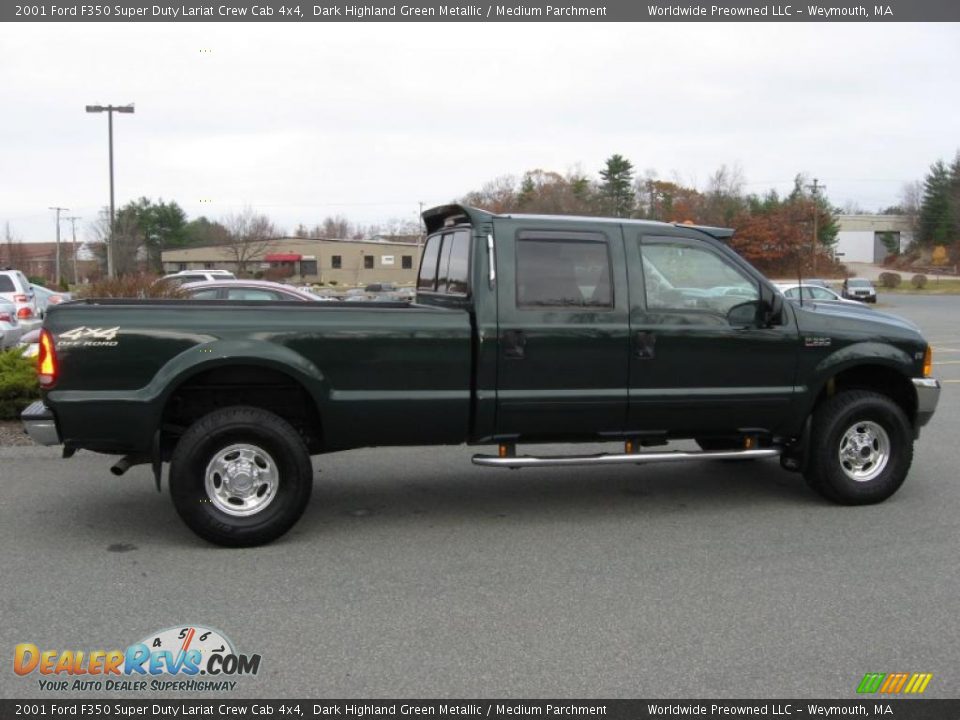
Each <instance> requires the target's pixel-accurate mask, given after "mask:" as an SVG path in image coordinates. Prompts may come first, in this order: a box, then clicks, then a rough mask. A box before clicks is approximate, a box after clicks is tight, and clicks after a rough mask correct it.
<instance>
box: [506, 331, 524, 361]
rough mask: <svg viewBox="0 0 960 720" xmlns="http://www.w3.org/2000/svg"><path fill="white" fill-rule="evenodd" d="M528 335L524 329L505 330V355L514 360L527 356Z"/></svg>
mask: <svg viewBox="0 0 960 720" xmlns="http://www.w3.org/2000/svg"><path fill="white" fill-rule="evenodd" d="M526 347H527V336H526V335H524V333H523V330H504V331H503V356H504V357H507V358H511V359H513V360H523V359H524V357H526Z"/></svg>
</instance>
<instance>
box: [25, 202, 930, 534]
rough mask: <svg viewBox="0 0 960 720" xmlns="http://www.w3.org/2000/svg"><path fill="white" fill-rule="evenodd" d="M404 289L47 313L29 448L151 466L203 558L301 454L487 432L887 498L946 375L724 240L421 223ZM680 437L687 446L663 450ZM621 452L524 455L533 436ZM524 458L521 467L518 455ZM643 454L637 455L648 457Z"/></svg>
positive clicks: (448, 216) (29, 416) (297, 468)
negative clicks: (762, 472) (766, 463)
mask: <svg viewBox="0 0 960 720" xmlns="http://www.w3.org/2000/svg"><path fill="white" fill-rule="evenodd" d="M424 220H425V223H426V227H427V231H428V238H427V241H426V244H425V246H424V250H423V254H422V259H421V265H420V270H419V276H418V280H417V295H416V301H415V302H414V303H413V304H400V303H377V304H370V303H338V304H319V303H318V304H314V303H283V302H231V301H195V300H153V301H151V300H141V301H134V300H88V301H84V302H74V303H69V304H66V305H60V306H57V307H53V308H51V309H50V311H49V314H48V315H47V318H46V320H45V323H44V330H43V334H42V338H41V351H40V355H39V372H40V378H41V384H42V387H43V400H42V401H41V402H39V403H35V404H34V405H33V406H31V407H30V408H28V409H27V410H26V411H25V412H24V414H23V421H24V423H25V425H26V428H27V430H28V432H29V433H30V434H31V436H32V437H33V438H34V439H35V440H37V441H38V442H40V443H44V444H62V445H63V448H64V454H65V455H66V456H69V455H71V454H72V453H73V452H74V451H76V450H78V449H81V448H82V449H86V450H93V451H96V452H101V453H107V454H116V455H123V456H124V457H123V459H122V460H120V461H119V462H118V463H117V464H116V465H115V466H114V467H113V471H114V472H115V473H117V474H121V473H122V472H123V471H125V470H126V468H127V467H129V466H130V465H132V464H137V463H147V462H149V463H152V464H153V469H154V474H155V477H156V480H157V485H158V487H159V485H160V477H161V470H162V465H163V463H165V462H169V463H170V471H169V486H170V493H171V495H172V498H173V502H174V505H175V507H176V510H177V512H178V513H179V514H180V516H181V517H182V518H183V519H184V521H185V522H186V523H187V525H188V526H189V527H190V528H191V529H192V530H194V532H196V533H197V534H198V535H200V536H202V537H204V538H206V539H207V540H210V541H212V542H215V543H220V544H223V545H233V546H244V545H254V544H258V543H264V542H269V541H271V540H273V539H275V538H276V537H278V536H280V535H282V534H283V533H284V532H286V531H287V530H288V529H289V528H290V527H291V526H292V525H293V524H294V523H295V522H296V521H297V519H298V518H299V517H300V515H301V513H302V512H303V510H304V507H305V505H306V503H307V501H308V499H309V497H310V493H311V490H312V487H313V473H312V467H311V456H312V455H322V454H323V453H330V452H336V451H342V450H349V449H351V448H359V447H367V446H391V445H393V446H398V445H441V444H446V445H457V444H462V443H467V444H471V445H481V444H491V445H495V446H496V447H497V451H496V452H495V453H492V454H479V455H475V456H474V457H473V461H474V462H475V463H477V464H479V465H485V466H491V467H507V468H522V467H537V466H545V465H574V464H576V465H607V464H637V465H639V464H643V463H648V462H668V461H674V462H675V461H684V460H696V459H712V458H759V457H774V456H779V457H780V463H781V465H782V466H783V467H784V468H785V469H787V470H793V471H799V472H802V473H803V476H804V477H805V478H806V480H807V482H808V483H809V484H810V486H811V487H812V488H813V489H814V490H815V491H817V492H818V493H820V494H822V495H824V496H826V497H827V498H829V499H831V500H834V501H836V502H839V503H845V504H864V503H875V502H879V501H881V500H884V499H886V498H887V497H889V496H890V495H892V494H893V493H894V492H895V491H896V490H897V488H899V487H900V485H901V483H902V482H903V480H904V478H905V477H906V475H907V471H908V470H909V468H910V463H911V460H912V456H913V442H914V438H915V437H916V436H917V435H918V433H919V430H920V428H921V427H922V426H923V425H925V424H926V423H927V422H928V421H929V420H930V418H931V416H932V415H933V412H934V409H935V407H936V404H937V399H938V396H939V391H940V385H939V383H938V382H937V380H935V379H933V378H932V377H931V376H930V375H931V364H932V359H931V351H930V347H929V345H928V344H927V343H926V341H925V340H924V339H923V337H922V336H921V335H920V333H919V331H918V330H917V328H916V327H915V326H913V325H912V324H911V323H909V322H907V321H905V320H901V319H899V318H896V317H893V316H889V315H884V314H882V313H872V314H870V315H869V316H868V315H865V314H864V313H863V312H853V311H849V310H845V309H844V308H843V307H838V306H836V305H831V306H826V305H817V304H810V303H807V304H805V305H803V306H801V305H797V304H793V303H792V302H788V301H785V299H784V298H783V296H782V295H781V294H780V293H779V292H778V291H777V290H776V289H775V288H774V287H773V285H772V284H771V283H770V282H769V281H767V279H766V278H764V277H763V276H762V275H761V274H760V273H759V272H757V271H756V270H755V269H754V268H753V267H751V266H750V265H749V264H748V263H747V262H746V261H744V260H743V259H742V258H741V257H739V256H738V255H737V254H736V253H735V252H733V251H732V250H731V249H730V248H729V247H728V246H727V245H726V243H725V241H726V240H728V239H729V237H730V236H731V235H732V231H730V230H724V229H718V228H701V227H693V226H687V225H670V224H665V223H657V222H648V221H638V220H621V219H598V218H572V217H550V216H530V215H494V214H491V213H488V212H484V211H481V210H476V209H473V208H468V207H462V206H458V205H449V206H443V207H438V208H434V209H432V210H429V211H427V212H426V213H425V214H424ZM678 438H692V439H695V440H696V441H697V443H698V444H699V446H700V448H701V449H702V452H678V451H670V450H662V449H660V450H657V449H656V448H657V446H663V445H666V444H667V443H668V441H670V440H673V439H678ZM597 441H616V442H617V443H618V444H619V447H618V449H617V451H616V452H610V453H604V454H599V455H578V454H576V453H575V452H571V454H569V455H561V456H543V455H538V454H537V453H536V452H535V447H536V445H537V444H538V443H544V442H552V443H557V442H562V443H571V444H575V443H578V442H597ZM521 444H523V445H527V446H528V447H529V448H534V449H533V450H528V451H527V452H528V453H529V454H524V453H521V452H520V451H519V450H518V446H520V445H521ZM650 448H654V450H651V449H650Z"/></svg>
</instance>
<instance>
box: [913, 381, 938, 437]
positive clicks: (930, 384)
mask: <svg viewBox="0 0 960 720" xmlns="http://www.w3.org/2000/svg"><path fill="white" fill-rule="evenodd" d="M913 387H914V388H916V391H917V428H922V427H923V426H924V425H926V424H927V423H928V422H930V418H932V417H933V413H934V411H935V410H936V409H937V402H938V401H939V400H940V381H939V380H937V379H936V378H913Z"/></svg>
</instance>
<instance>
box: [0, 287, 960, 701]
mask: <svg viewBox="0 0 960 720" xmlns="http://www.w3.org/2000/svg"><path fill="white" fill-rule="evenodd" d="M880 306H881V307H880V309H881V310H884V311H888V312H894V313H897V314H901V315H903V316H905V317H908V318H910V319H912V320H913V321H915V322H917V323H918V324H919V325H920V326H921V327H922V328H923V329H924V331H925V333H926V334H927V336H928V338H929V339H930V340H931V341H932V343H933V344H934V346H935V348H936V350H935V360H936V367H935V372H936V374H937V375H938V376H939V377H940V378H941V379H943V380H944V382H945V384H944V390H943V393H942V396H941V400H940V407H939V409H938V412H937V414H936V416H935V417H934V420H933V422H932V424H931V425H930V426H928V428H926V429H925V430H924V432H923V435H922V437H921V438H920V440H919V441H918V443H917V446H916V455H915V460H914V465H913V469H912V470H911V472H910V475H909V477H908V479H907V481H906V483H905V484H904V486H903V487H902V488H901V490H900V491H899V492H898V493H897V494H896V495H895V496H894V497H893V498H891V499H890V500H889V501H887V502H886V503H883V504H881V505H877V506H871V507H861V508H846V507H838V506H834V505H831V504H829V503H827V502H825V501H823V500H821V499H819V498H818V497H817V496H815V495H813V494H812V493H811V492H809V491H808V490H807V488H806V486H805V485H804V483H803V480H802V478H800V476H798V475H795V474H790V473H786V472H784V471H782V470H781V469H780V468H779V465H778V463H777V462H776V461H760V462H753V463H717V462H697V463H692V464H687V465H664V466H656V465H654V466H648V467H643V468H603V469H596V470H594V469H585V468H570V469H557V468H553V469H542V470H531V469H525V470H522V471H515V472H511V471H505V470H490V469H482V468H477V467H474V466H472V465H470V463H469V456H470V453H471V450H470V449H467V448H462V447H461V448H405V449H386V448H385V449H371V450H363V451H354V452H350V453H341V454H337V455H331V456H326V457H322V458H316V459H315V467H316V468H317V470H318V475H317V482H316V485H315V489H314V496H313V501H312V503H311V505H310V507H309V508H308V510H307V512H306V514H305V516H304V517H303V519H302V520H301V522H300V523H299V525H297V527H296V528H295V529H294V530H293V531H292V532H291V533H290V534H289V535H288V536H286V537H285V538H283V539H281V540H280V541H278V542H276V543H274V544H272V545H270V546H267V547H263V548H255V549H248V550H225V549H221V548H215V547H212V546H209V545H207V544H205V543H203V542H202V541H200V540H198V539H196V538H195V537H194V536H193V535H192V534H191V533H190V532H189V531H188V530H187V529H186V528H185V526H184V525H183V524H182V523H181V522H180V520H179V518H178V517H177V516H176V514H175V513H174V510H173V507H172V505H171V503H170V500H169V497H168V495H167V493H166V491H165V490H164V493H163V494H159V495H158V494H157V493H156V491H155V489H154V488H153V484H152V480H151V478H150V476H149V473H148V471H147V470H146V469H145V468H142V467H140V468H134V469H133V470H132V471H130V472H129V473H128V474H127V475H126V476H124V477H121V478H117V477H113V476H112V475H110V474H109V472H108V467H109V465H110V463H111V462H112V461H111V460H110V459H109V458H106V457H103V456H97V455H93V454H91V453H86V452H81V453H78V455H77V456H76V457H74V458H73V459H71V460H61V459H59V455H58V452H57V451H56V450H54V449H50V448H37V447H28V448H15V447H6V448H0V475H2V480H0V486H2V487H0V490H2V496H0V518H2V521H0V548H2V549H0V616H2V618H3V622H2V623H0V658H2V657H3V656H6V658H7V659H6V660H3V661H2V662H0V696H2V697H5V698H10V697H21V698H22V697H40V696H45V695H44V693H42V692H41V691H39V689H38V685H37V679H36V675H33V676H30V677H27V678H21V677H18V676H16V675H14V673H13V672H12V669H11V661H12V656H13V648H14V646H15V644H17V643H23V642H32V643H35V644H37V645H38V646H40V647H41V648H42V649H43V648H49V649H61V650H62V649H85V650H95V649H101V650H102V649H114V648H118V649H119V648H124V647H126V646H127V645H129V644H130V643H133V642H135V641H137V640H139V639H141V638H143V637H144V636H146V635H147V634H148V633H151V632H152V631H156V630H159V629H162V628H167V627H171V626H180V625H185V624H191V623H193V624H202V625H206V626H210V627H213V628H218V629H220V630H222V631H223V632H224V633H225V634H226V635H227V636H229V637H230V638H231V639H232V640H233V641H234V643H235V645H236V646H237V649H238V650H239V651H240V652H244V653H259V654H261V655H262V666H261V671H260V673H259V674H258V675H257V676H255V677H248V678H243V679H241V680H240V681H239V683H238V685H237V687H236V689H235V690H234V692H232V693H230V696H231V697H288V696H300V697H391V696H403V697H514V698H519V697H551V696H553V697H606V698H609V697H664V698H666V697H726V698H734V697H769V698H774V697H824V696H825V697H836V698H855V697H856V695H855V689H856V686H857V684H858V683H859V681H860V679H861V678H862V677H863V675H864V673H865V672H868V671H869V672H894V671H903V672H930V673H933V675H934V678H933V680H932V681H931V683H930V685H929V687H928V689H927V692H926V695H927V696H929V697H955V696H956V695H957V692H958V688H960V642H958V640H960V623H958V622H957V618H958V616H960V574H958V572H957V569H958V557H960V553H958V549H960V540H958V538H960V483H958V480H957V468H958V464H960V450H958V443H957V436H958V432H957V431H958V428H960V326H958V325H957V322H956V319H957V317H958V313H960V297H951V296H941V297H918V296H902V295H901V296H889V297H888V296H881V302H880ZM71 679H72V678H71ZM154 694H155V693H150V692H147V693H145V694H137V695H132V697H144V696H152V695H154ZM159 694H160V695H164V696H167V697H172V696H173V695H174V694H171V693H159ZM85 695H86V696H110V695H111V693H106V692H102V691H101V692H92V693H82V692H73V693H54V694H52V695H48V696H50V697H83V696H85ZM115 696H118V697H119V696H124V697H128V696H131V695H129V694H124V693H120V694H118V695H115ZM195 696H197V697H213V698H216V697H217V696H216V695H215V694H213V695H211V694H204V695H195Z"/></svg>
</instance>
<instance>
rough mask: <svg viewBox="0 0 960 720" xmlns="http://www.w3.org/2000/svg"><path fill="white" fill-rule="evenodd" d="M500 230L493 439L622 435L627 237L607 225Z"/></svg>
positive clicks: (513, 226) (626, 339) (518, 226)
mask: <svg viewBox="0 0 960 720" xmlns="http://www.w3.org/2000/svg"><path fill="white" fill-rule="evenodd" d="M520 223H521V221H517V222H514V223H511V222H504V223H503V224H502V225H501V224H498V227H497V234H496V238H497V249H496V251H497V254H498V257H501V258H512V260H511V261H509V262H501V263H500V268H501V273H500V276H499V277H498V279H497V292H498V304H499V320H498V337H499V356H498V379H497V435H498V436H499V437H501V438H511V437H515V438H525V439H544V440H549V439H558V440H560V439H566V438H570V439H573V438H584V437H588V438H589V437H594V436H602V435H605V434H619V433H621V432H622V431H623V427H624V423H625V421H626V410H627V355H628V351H629V335H628V307H629V305H628V299H627V293H626V268H625V262H624V256H623V235H622V232H621V230H620V227H619V226H618V225H615V224H612V223H611V224H610V225H609V227H608V228H605V229H604V230H602V231H597V229H596V228H597V225H596V223H583V224H576V225H571V224H570V223H564V225H563V226H562V227H564V228H567V229H562V230H561V229H556V230H554V229H550V228H549V227H548V228H544V229H535V228H531V227H529V226H528V227H526V228H525V227H523V225H522V224H520Z"/></svg>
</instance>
